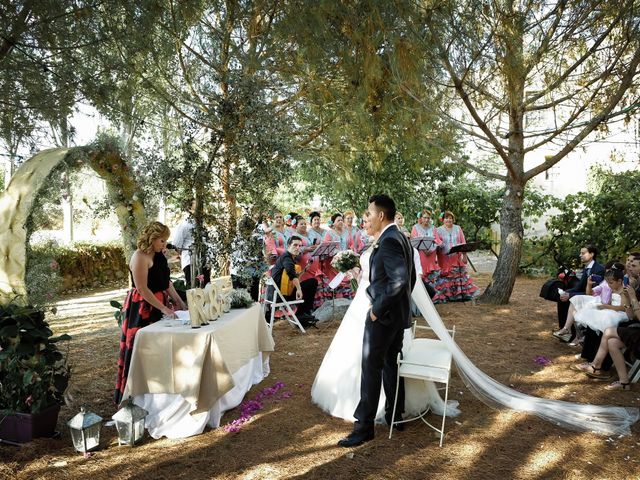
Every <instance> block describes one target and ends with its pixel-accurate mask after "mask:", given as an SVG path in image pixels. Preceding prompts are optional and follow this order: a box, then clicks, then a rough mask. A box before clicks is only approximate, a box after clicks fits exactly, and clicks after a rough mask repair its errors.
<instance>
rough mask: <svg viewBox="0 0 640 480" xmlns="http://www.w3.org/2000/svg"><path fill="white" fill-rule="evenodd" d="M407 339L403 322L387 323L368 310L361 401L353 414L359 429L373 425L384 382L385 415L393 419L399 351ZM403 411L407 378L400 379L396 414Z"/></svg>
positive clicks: (397, 415) (400, 413) (363, 349)
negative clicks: (375, 319) (404, 380)
mask: <svg viewBox="0 0 640 480" xmlns="http://www.w3.org/2000/svg"><path fill="white" fill-rule="evenodd" d="M403 339H404V328H403V326H402V325H399V324H392V325H383V324H382V323H380V321H375V322H372V321H371V317H370V313H367V319H366V322H365V327H364V339H363V348H362V374H361V377H360V378H361V382H360V403H359V404H358V407H357V408H356V411H355V413H354V414H353V416H354V417H355V418H356V420H358V422H357V423H356V426H355V428H356V430H362V429H365V430H370V429H373V422H374V420H375V417H376V411H377V410H378V402H379V401H380V386H381V384H382V386H383V387H384V393H385V395H386V397H387V401H386V403H385V418H386V420H387V421H390V420H391V416H392V415H393V400H394V398H395V395H396V380H397V378H398V353H400V352H401V351H402V341H403ZM403 411H404V382H403V381H402V379H400V390H399V392H398V406H397V412H396V418H400V416H401V415H402V412H403Z"/></svg>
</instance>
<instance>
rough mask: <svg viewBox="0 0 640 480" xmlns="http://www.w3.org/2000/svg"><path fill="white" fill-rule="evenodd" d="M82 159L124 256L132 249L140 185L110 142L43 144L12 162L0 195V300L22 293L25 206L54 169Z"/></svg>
mask: <svg viewBox="0 0 640 480" xmlns="http://www.w3.org/2000/svg"><path fill="white" fill-rule="evenodd" d="M83 165H87V166H89V167H91V168H92V169H93V170H94V171H95V172H96V173H97V174H98V175H99V176H100V178H102V179H103V180H105V182H106V184H107V192H108V196H109V200H110V202H111V204H112V205H113V206H114V208H115V211H116V215H117V217H118V222H119V224H120V228H121V230H122V238H123V242H124V251H125V254H126V255H127V258H129V257H130V256H131V254H132V253H133V251H134V250H135V248H136V238H137V234H138V232H139V230H140V229H141V228H142V227H143V226H144V225H145V223H146V214H145V209H144V205H143V203H142V201H141V198H140V196H141V193H140V189H139V188H138V185H137V183H136V182H135V180H134V178H133V175H132V173H131V170H130V167H129V166H128V165H127V163H126V162H125V160H124V158H123V156H122V154H121V152H120V149H119V148H118V147H117V144H116V142H115V141H112V140H102V141H97V142H96V143H94V144H91V145H88V146H83V147H73V148H53V149H49V150H43V151H42V152H39V153H37V154H36V155H34V156H33V157H31V158H30V159H29V160H27V161H26V162H24V163H23V164H22V165H21V166H20V168H18V170H17V171H16V172H15V174H14V175H13V177H12V178H11V181H10V182H9V185H8V186H7V188H6V189H5V191H4V192H3V193H2V194H1V195H0V304H5V303H8V302H10V301H12V300H13V299H15V298H16V297H18V298H22V299H25V300H26V299H27V288H26V283H25V275H26V270H27V255H26V252H27V241H28V238H29V236H30V235H31V224H30V223H31V211H32V209H33V207H34V202H35V201H36V199H37V197H38V194H39V192H40V190H41V189H42V187H43V186H44V185H46V182H47V181H48V179H49V178H50V177H51V176H52V174H53V172H54V171H56V169H59V168H79V167H80V166H83Z"/></svg>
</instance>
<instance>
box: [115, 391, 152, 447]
mask: <svg viewBox="0 0 640 480" xmlns="http://www.w3.org/2000/svg"><path fill="white" fill-rule="evenodd" d="M148 414H149V412H147V411H146V410H145V409H144V408H141V407H139V406H138V405H136V404H135V403H133V400H132V399H131V397H129V398H128V399H127V400H126V401H125V403H124V406H123V407H122V408H121V409H120V410H118V411H117V412H116V413H115V415H114V416H113V417H111V418H113V420H114V421H115V422H116V429H117V430H118V444H120V445H123V444H124V445H131V446H132V447H133V446H134V445H135V443H136V442H137V441H138V440H140V439H141V438H142V437H143V436H144V420H145V418H146V417H147V415H148Z"/></svg>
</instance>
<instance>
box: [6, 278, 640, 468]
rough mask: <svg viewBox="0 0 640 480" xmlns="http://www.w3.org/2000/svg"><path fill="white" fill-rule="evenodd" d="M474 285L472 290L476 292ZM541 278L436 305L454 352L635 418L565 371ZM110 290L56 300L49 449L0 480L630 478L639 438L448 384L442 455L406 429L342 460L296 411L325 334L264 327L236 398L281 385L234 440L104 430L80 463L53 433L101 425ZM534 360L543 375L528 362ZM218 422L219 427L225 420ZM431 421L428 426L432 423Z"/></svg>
mask: <svg viewBox="0 0 640 480" xmlns="http://www.w3.org/2000/svg"><path fill="white" fill-rule="evenodd" d="M488 281H489V276H488V275H487V274H481V275H479V278H478V279H477V282H478V284H479V285H481V286H484V285H486V284H487V282H488ZM542 282H543V279H539V278H535V279H532V278H525V277H521V278H519V279H518V281H517V283H516V287H515V290H514V293H513V296H512V297H511V303H510V304H509V305H506V306H500V307H495V306H486V305H478V306H474V305H471V304H470V303H467V304H447V305H442V306H438V311H439V312H440V314H441V316H442V318H443V320H444V322H445V324H446V325H447V326H449V327H451V326H453V325H454V324H455V326H456V330H457V333H456V340H457V342H458V344H459V345H460V347H461V348H462V350H463V351H464V352H465V353H466V354H467V355H468V356H469V358H470V359H471V360H472V361H473V362H474V363H475V364H476V365H477V366H478V367H480V368H481V369H482V370H483V371H485V372H486V373H488V374H489V375H490V376H492V377H493V378H495V379H497V380H498V381H500V382H502V383H504V384H506V385H511V386H513V387H514V388H517V389H519V390H521V391H524V392H526V393H530V394H533V395H538V396H544V397H548V398H555V399H563V400H570V401H580V402H585V403H594V404H611V405H624V406H635V407H638V406H640V386H638V385H636V386H635V387H636V388H635V390H634V391H631V392H608V391H606V390H604V388H603V387H604V384H603V383H602V382H597V381H594V380H590V379H588V378H587V377H585V376H584V375H582V374H578V373H576V372H573V371H571V370H569V368H568V367H569V365H571V364H572V363H573V362H574V361H575V360H574V359H573V355H574V354H575V353H577V352H576V350H573V349H571V348H570V347H568V346H567V345H565V344H561V343H560V342H558V341H557V340H555V339H554V338H553V337H552V336H551V334H550V332H551V329H552V328H553V327H554V325H556V323H557V321H556V316H555V304H553V303H550V302H546V301H543V300H542V299H540V298H539V297H538V292H539V289H540V286H541V284H542ZM123 296H124V291H116V292H113V291H110V292H102V293H100V292H98V293H96V294H95V295H93V296H87V295H85V296H84V297H83V298H81V299H79V298H75V299H69V300H67V301H66V302H61V304H60V312H59V314H58V315H57V316H55V317H52V318H51V324H52V327H53V329H54V331H55V333H65V332H66V333H69V334H71V335H73V340H72V342H71V346H70V361H71V362H72V364H73V369H74V370H73V371H74V376H73V381H72V387H71V391H70V394H71V396H72V397H73V400H72V405H71V406H70V407H63V408H62V411H61V413H60V418H59V421H58V428H59V430H60V432H61V436H60V438H57V439H38V440H36V441H34V442H32V443H30V444H26V445H24V446H22V447H11V446H0V459H1V462H0V478H6V479H58V478H60V479H67V478H70V479H71V478H74V479H75V478H91V479H92V480H98V479H111V478H154V479H164V478H166V479H172V480H173V479H179V478H188V479H200V478H222V479H231V478H234V479H235V478H242V479H277V478H318V479H324V478H338V479H343V478H344V479H351V478H354V479H361V478H372V479H373V478H375V479H380V478H383V479H387V478H389V479H391V478H398V479H400V478H402V479H412V478H415V479H424V478H432V477H439V476H444V477H446V478H447V479H450V480H453V479H468V478H472V479H478V478H479V479H547V478H549V479H560V478H561V479H609V478H610V479H617V480H622V479H632V478H634V479H637V478H640V455H639V452H640V436H639V433H640V426H638V425H635V426H634V428H633V434H632V435H631V436H627V437H617V436H614V437H606V436H598V435H595V434H591V433H576V432H572V431H568V430H564V429H562V428H559V427H557V426H555V425H553V424H551V423H549V422H546V421H543V420H540V419H538V418H537V417H534V416H529V415H526V414H520V413H514V412H511V411H506V410H501V411H498V410H493V409H491V408H489V407H487V406H485V405H484V404H483V403H481V402H480V401H478V400H477V399H476V398H475V397H473V395H472V394H471V393H470V392H469V391H468V390H467V389H466V388H465V386H464V385H463V383H462V381H461V380H460V378H459V376H458V375H457V373H454V374H453V379H452V384H451V389H450V398H451V399H455V400H458V401H459V402H460V409H461V411H462V413H461V415H460V416H459V417H457V418H452V419H447V425H446V432H447V434H446V437H445V442H444V446H443V447H442V448H440V447H439V446H438V437H437V435H436V434H434V432H432V431H431V430H429V429H428V428H427V427H426V426H424V425H422V424H420V423H417V422H416V423H412V424H409V425H408V427H407V428H406V429H405V431H404V432H398V433H397V434H396V433H394V437H393V439H391V440H389V439H388V438H387V434H388V431H387V428H386V427H384V426H378V427H376V438H375V439H374V440H373V441H371V442H369V443H367V444H365V445H363V446H360V447H358V448H355V449H343V448H340V447H338V446H336V442H337V441H338V440H339V439H340V438H342V437H343V436H344V435H345V434H346V433H348V432H349V431H350V429H351V425H350V424H348V423H346V422H344V421H342V420H339V419H335V418H331V417H329V416H327V415H326V414H325V413H323V412H322V411H321V410H319V409H318V408H317V407H315V406H314V405H313V404H312V403H311V401H310V388H311V384H312V383H313V379H314V376H315V373H316V371H317V369H318V367H319V365H320V363H321V361H322V358H323V355H324V353H325V351H326V349H327V347H328V346H329V343H330V342H331V339H332V337H333V335H334V333H335V331H336V329H337V327H338V322H337V321H334V322H332V323H330V324H328V325H326V326H323V327H322V328H321V329H319V330H313V329H312V330H311V331H309V333H308V334H307V335H302V334H301V333H299V332H298V331H296V330H294V329H293V328H291V327H290V326H289V325H284V324H277V325H276V326H275V327H274V332H273V334H274V339H275V341H276V351H275V352H274V353H273V354H272V356H271V375H270V376H269V377H267V378H266V379H265V380H264V381H263V382H262V383H261V384H259V385H256V386H254V387H253V389H252V390H251V391H250V392H249V393H248V394H247V397H246V399H252V398H254V397H255V396H256V395H257V393H258V392H260V391H261V390H263V389H264V388H266V387H272V386H273V385H275V384H276V382H283V383H284V384H285V388H284V389H282V390H281V392H284V393H287V394H286V395H280V396H279V398H272V399H270V400H267V401H265V403H264V408H263V409H262V410H260V411H258V412H257V413H256V414H255V415H254V416H253V418H252V419H251V421H249V422H248V423H246V424H244V425H243V426H242V427H241V428H240V430H239V432H237V433H229V432H226V431H225V430H224V429H223V428H219V429H214V430H207V431H205V432H204V433H203V434H202V435H198V436H195V437H191V438H187V439H183V440H168V439H160V440H153V439H151V438H150V437H148V436H147V437H146V439H145V441H144V443H143V444H142V445H140V446H136V447H135V448H133V449H132V448H130V447H118V445H117V439H116V435H115V433H116V432H115V428H112V427H105V428H103V430H102V439H101V445H102V448H101V450H99V451H97V452H96V453H94V454H93V455H91V456H90V457H88V458H85V457H83V456H82V455H81V454H77V453H75V452H74V450H73V448H72V447H71V441H70V437H69V433H68V430H67V427H66V421H67V420H68V419H69V418H71V417H72V416H73V415H74V414H75V413H76V412H77V411H79V408H80V405H81V404H87V405H88V406H89V408H90V409H91V410H92V411H94V412H96V413H98V414H99V415H101V416H102V417H104V418H105V419H108V418H110V417H111V415H113V413H114V412H115V408H114V406H113V404H112V403H111V398H112V392H113V381H114V376H115V365H116V362H115V359H116V351H117V348H118V338H119V337H118V327H117V325H116V322H115V320H114V319H113V316H112V309H111V308H110V307H109V306H108V300H109V299H110V298H117V299H120V300H122V297H123ZM538 356H544V357H547V358H549V359H550V360H551V363H550V364H549V365H546V366H543V365H538V364H537V363H536V362H535V361H534V360H535V358H536V357H538ZM238 416H239V411H238V409H236V410H232V411H230V412H227V413H226V414H225V415H224V417H223V419H222V423H223V425H224V424H227V423H229V422H231V421H232V420H234V419H236V418H238ZM435 418H437V419H439V418H440V417H435Z"/></svg>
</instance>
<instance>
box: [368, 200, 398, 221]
mask: <svg viewBox="0 0 640 480" xmlns="http://www.w3.org/2000/svg"><path fill="white" fill-rule="evenodd" d="M369 203H373V204H374V205H375V206H376V207H377V208H378V210H380V211H382V212H384V218H385V219H386V220H389V221H391V222H393V220H394V219H395V217H396V202H394V201H393V198H391V197H390V196H389V195H385V194H384V193H381V194H378V195H372V196H371V197H369Z"/></svg>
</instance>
